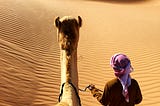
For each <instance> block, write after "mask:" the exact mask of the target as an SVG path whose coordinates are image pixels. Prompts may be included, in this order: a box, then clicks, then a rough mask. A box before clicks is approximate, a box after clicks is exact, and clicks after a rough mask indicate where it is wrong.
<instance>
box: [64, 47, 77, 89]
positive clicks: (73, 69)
mask: <svg viewBox="0 0 160 106" xmlns="http://www.w3.org/2000/svg"><path fill="white" fill-rule="evenodd" d="M66 82H69V83H73V85H74V86H75V87H76V89H77V90H78V71H77V50H74V51H73V52H72V53H71V54H70V55H67V52H66V50H61V85H62V84H63V83H66Z"/></svg>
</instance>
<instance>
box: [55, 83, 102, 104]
mask: <svg viewBox="0 0 160 106" xmlns="http://www.w3.org/2000/svg"><path fill="white" fill-rule="evenodd" d="M69 84H70V85H71V86H72V87H73V89H74V91H75V93H76V96H77V98H78V100H79V106H81V100H80V97H79V95H78V91H77V89H76V87H75V86H74V85H73V84H72V83H71V82H69ZM64 85H65V82H64V83H63V84H62V87H61V92H60V94H59V98H58V101H59V102H60V101H61V99H62V95H63V87H64ZM90 87H91V85H88V86H86V87H85V88H84V89H79V91H81V92H86V90H87V89H90ZM98 91H100V92H103V91H102V90H100V89H98Z"/></svg>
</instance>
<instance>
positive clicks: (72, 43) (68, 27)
mask: <svg viewBox="0 0 160 106" xmlns="http://www.w3.org/2000/svg"><path fill="white" fill-rule="evenodd" d="M81 25H82V19H81V17H80V16H78V20H77V19H75V18H72V17H70V16H65V17H63V18H59V17H57V18H56V19H55V26H56V27H57V34H58V37H57V39H58V42H59V45H60V49H62V50H66V51H67V52H68V53H67V54H68V55H70V54H71V53H72V51H73V50H76V49H77V46H78V40H79V28H80V27H81Z"/></svg>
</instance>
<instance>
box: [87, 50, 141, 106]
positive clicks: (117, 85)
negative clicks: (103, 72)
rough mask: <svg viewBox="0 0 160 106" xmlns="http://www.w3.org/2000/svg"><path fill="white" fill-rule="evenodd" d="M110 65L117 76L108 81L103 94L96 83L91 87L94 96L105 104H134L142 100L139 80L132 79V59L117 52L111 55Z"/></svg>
mask: <svg viewBox="0 0 160 106" xmlns="http://www.w3.org/2000/svg"><path fill="white" fill-rule="evenodd" d="M110 65H111V67H112V68H113V70H114V74H115V76H116V78H114V79H112V80H110V81H109V82H107V83H106V85H105V87H104V91H103V94H102V93H101V92H100V90H99V89H97V88H96V87H95V86H94V85H90V87H89V89H90V91H91V93H92V94H93V96H94V97H95V98H97V100H98V101H99V102H100V103H101V104H102V105H103V106H134V105H135V104H139V103H140V102H141V101H142V94H141V90H140V87H139V85H138V82H137V81H136V80H135V79H132V78H131V76H130V72H131V71H133V68H132V66H131V61H130V59H129V58H128V57H127V56H126V55H125V54H121V53H119V54H115V55H113V56H112V57H111V60H110Z"/></svg>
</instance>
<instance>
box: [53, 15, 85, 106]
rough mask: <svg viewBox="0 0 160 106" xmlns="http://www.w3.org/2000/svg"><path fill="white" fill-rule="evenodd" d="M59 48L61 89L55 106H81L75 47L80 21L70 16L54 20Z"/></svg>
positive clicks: (76, 45) (79, 18)
mask: <svg viewBox="0 0 160 106" xmlns="http://www.w3.org/2000/svg"><path fill="white" fill-rule="evenodd" d="M55 26H56V28H57V39H58V43H59V46H60V63H61V89H60V91H61V92H60V96H59V103H58V104H56V106H81V101H80V97H79V94H78V93H79V92H78V71H77V47H78V41H79V29H80V27H81V26H82V19H81V17H80V16H78V20H77V19H75V18H72V17H70V16H64V17H63V18H59V17H57V18H56V19H55Z"/></svg>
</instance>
